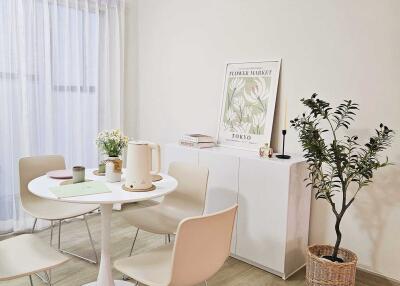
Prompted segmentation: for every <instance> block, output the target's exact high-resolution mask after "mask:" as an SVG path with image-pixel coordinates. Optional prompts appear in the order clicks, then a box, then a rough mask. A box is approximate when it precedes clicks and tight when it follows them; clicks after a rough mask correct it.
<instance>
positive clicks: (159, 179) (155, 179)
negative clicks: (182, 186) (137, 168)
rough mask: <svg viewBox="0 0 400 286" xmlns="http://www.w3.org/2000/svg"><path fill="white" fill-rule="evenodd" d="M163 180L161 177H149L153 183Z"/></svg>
mask: <svg viewBox="0 0 400 286" xmlns="http://www.w3.org/2000/svg"><path fill="white" fill-rule="evenodd" d="M162 179H163V177H161V176H160V175H151V180H152V181H153V182H158V181H161V180H162Z"/></svg>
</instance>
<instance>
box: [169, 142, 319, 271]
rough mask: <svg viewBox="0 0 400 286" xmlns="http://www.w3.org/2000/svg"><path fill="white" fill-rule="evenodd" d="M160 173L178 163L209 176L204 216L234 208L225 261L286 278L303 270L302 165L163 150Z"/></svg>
mask: <svg viewBox="0 0 400 286" xmlns="http://www.w3.org/2000/svg"><path fill="white" fill-rule="evenodd" d="M162 161H163V169H164V171H166V170H167V169H168V166H169V164H170V163H171V162H174V161H184V162H190V163H193V164H196V165H201V166H206V167H208V168H209V170H210V176H209V183H208V191H207V198H206V208H205V212H206V213H212V212H215V211H219V210H222V209H224V208H227V207H229V206H232V205H233V204H235V203H238V205H239V209H238V214H237V220H236V225H235V229H234V235H233V240H232V247H231V255H232V256H233V257H235V258H237V259H240V260H242V261H245V262H247V263H249V264H252V265H255V266H257V267H259V268H262V269H264V270H266V271H268V272H271V273H273V274H276V275H278V276H281V277H282V278H283V279H286V278H288V277H289V276H290V275H292V274H293V273H295V272H296V271H297V270H299V269H300V268H302V267H303V266H304V264H305V251H306V248H307V245H308V227H309V216H310V199H311V193H310V192H309V191H308V190H306V188H305V182H304V178H305V177H306V175H307V173H306V166H305V162H304V159H303V158H301V157H293V158H291V159H289V160H280V159H277V158H271V159H261V158H259V157H258V155H257V153H256V152H250V151H244V150H238V149H232V148H225V147H215V148H207V149H194V148H190V147H184V146H180V145H178V144H168V145H166V146H164V150H163V160H162Z"/></svg>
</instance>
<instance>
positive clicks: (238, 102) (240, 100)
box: [233, 96, 246, 110]
mask: <svg viewBox="0 0 400 286" xmlns="http://www.w3.org/2000/svg"><path fill="white" fill-rule="evenodd" d="M245 104H246V102H245V101H244V98H243V96H239V97H236V98H235V99H234V100H233V105H234V106H235V107H236V108H237V109H240V110H243V109H244V106H245Z"/></svg>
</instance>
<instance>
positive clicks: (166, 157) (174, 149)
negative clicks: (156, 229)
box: [162, 144, 199, 173]
mask: <svg viewBox="0 0 400 286" xmlns="http://www.w3.org/2000/svg"><path fill="white" fill-rule="evenodd" d="M172 162H187V163H193V164H195V165H198V163H199V150H198V149H194V148H187V147H184V146H180V145H177V144H168V145H165V147H164V149H163V152H162V170H163V172H165V173H167V172H168V167H169V164H170V163H172Z"/></svg>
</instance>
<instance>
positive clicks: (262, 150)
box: [258, 143, 271, 158]
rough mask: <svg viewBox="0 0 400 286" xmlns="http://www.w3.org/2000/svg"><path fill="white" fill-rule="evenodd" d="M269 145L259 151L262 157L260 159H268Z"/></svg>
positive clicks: (266, 144)
mask: <svg viewBox="0 0 400 286" xmlns="http://www.w3.org/2000/svg"><path fill="white" fill-rule="evenodd" d="M269 149H271V148H269V144H268V143H265V144H264V145H263V146H261V147H260V149H259V150H258V155H259V156H260V158H267V157H269V151H270V150H269Z"/></svg>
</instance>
